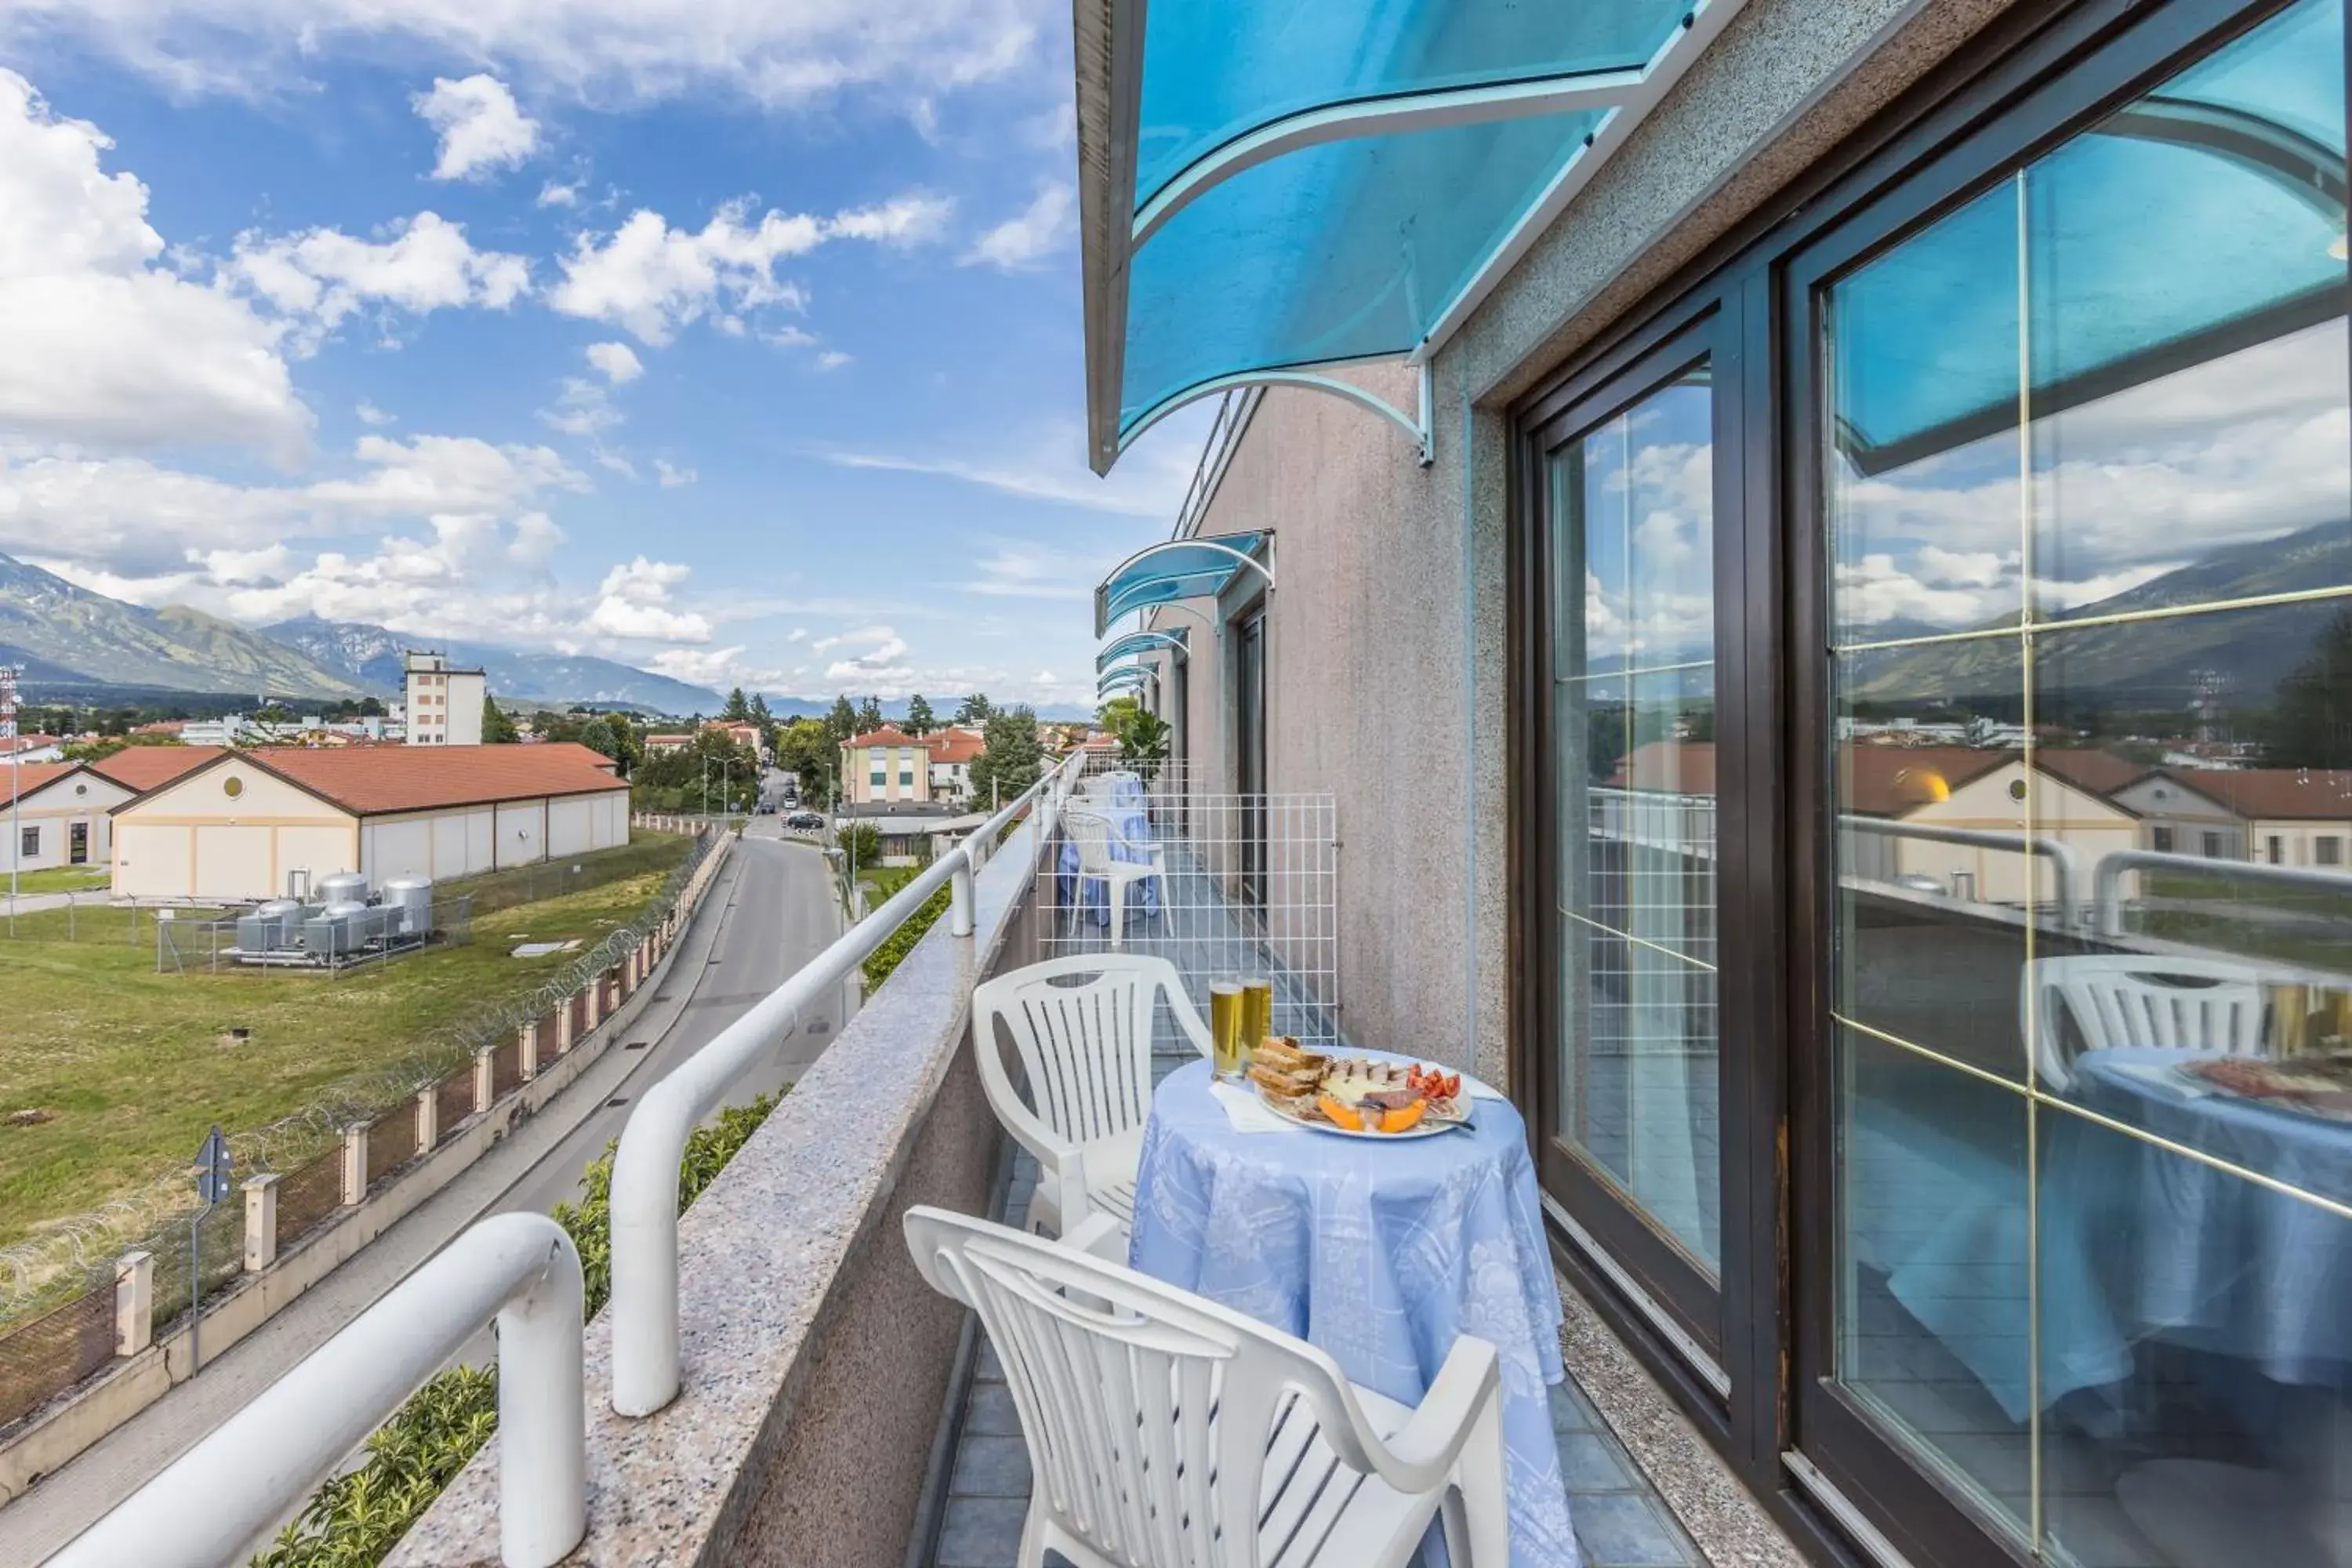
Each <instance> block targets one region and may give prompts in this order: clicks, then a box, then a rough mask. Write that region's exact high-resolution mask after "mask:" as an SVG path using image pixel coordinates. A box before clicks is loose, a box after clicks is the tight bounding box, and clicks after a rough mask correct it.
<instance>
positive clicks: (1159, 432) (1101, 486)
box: [817, 404, 1215, 522]
mask: <svg viewBox="0 0 2352 1568" xmlns="http://www.w3.org/2000/svg"><path fill="white" fill-rule="evenodd" d="M1214 417H1215V408H1214V405H1211V404H1202V405H1201V406H1200V407H1199V408H1197V409H1186V410H1183V411H1182V412H1181V413H1179V414H1177V415H1175V416H1171V418H1169V419H1168V420H1166V421H1164V422H1163V423H1162V424H1160V426H1157V427H1155V428H1154V429H1153V430H1152V431H1151V432H1150V434H1149V435H1148V436H1146V437H1144V438H1143V439H1142V440H1141V441H1139V442H1138V443H1137V444H1136V445H1135V446H1134V447H1130V448H1129V450H1128V451H1127V453H1126V455H1125V456H1123V457H1122V458H1120V459H1119V463H1118V467H1117V468H1113V469H1112V470H1111V473H1110V477H1109V478H1108V479H1097V478H1096V477H1095V475H1094V474H1093V473H1092V472H1091V471H1089V470H1088V468H1087V460H1086V445H1087V444H1086V430H1085V426H1082V425H1081V424H1079V423H1078V422H1077V421H1076V420H1075V419H1071V420H1058V421H1053V422H1049V423H1046V424H1043V425H1040V426H1034V427H1033V428H1031V429H1030V430H1028V431H1026V432H1023V433H1021V434H1017V435H1014V436H1013V437H1009V438H1005V439H1000V440H999V441H997V442H996V443H994V449H993V451H992V455H991V456H989V457H987V458H958V457H952V456H937V455H925V456H920V457H917V456H913V455H908V454H901V453H896V452H854V451H838V450H835V451H820V452H819V453H818V454H817V455H818V456H820V457H822V458H824V459H825V460H826V461H827V462H830V463H834V464H836V465H838V466H839V467H842V468H880V469H887V470H888V471H890V472H894V473H902V474H932V475H937V476H938V477H940V478H942V479H955V480H958V481H960V482H961V483H964V484H971V485H979V486H982V487H983V488H984V489H992V490H1002V491H1003V492H1004V493H1005V494H1007V495H1016V496H1024V497H1027V498H1029V499H1031V500H1050V501H1060V502H1064V503H1066V504H1067V505H1070V506H1077V507H1085V508H1087V509H1089V510H1095V511H1108V512H1116V513H1118V514H1119V515H1121V516H1126V517H1149V518H1153V519H1156V520H1158V521H1161V522H1169V521H1173V520H1174V519H1175V516H1176V510H1177V508H1179V507H1180V506H1181V505H1182V504H1183V501H1184V492H1185V489H1186V488H1187V487H1188V486H1190V485H1191V483H1192V470H1193V468H1195V466H1196V465H1197V464H1198V463H1199V461H1200V457H1201V443H1202V440H1203V439H1204V438H1205V437H1206V436H1207V434H1208V430H1209V426H1210V423H1211V421H1212V420H1213V418H1214Z"/></svg>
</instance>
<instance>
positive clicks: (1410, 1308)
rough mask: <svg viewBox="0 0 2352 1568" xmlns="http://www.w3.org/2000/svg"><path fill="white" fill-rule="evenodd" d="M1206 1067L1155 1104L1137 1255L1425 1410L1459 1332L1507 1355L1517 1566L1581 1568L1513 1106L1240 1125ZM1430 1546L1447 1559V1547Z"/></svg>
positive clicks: (1536, 1235)
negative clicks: (1407, 1131)
mask: <svg viewBox="0 0 2352 1568" xmlns="http://www.w3.org/2000/svg"><path fill="white" fill-rule="evenodd" d="M1209 1083H1210V1068H1209V1064H1208V1063H1206V1062H1192V1063H1189V1064H1187V1065H1186V1066H1184V1067H1182V1068H1178V1069H1177V1070H1176V1071H1175V1072H1173V1073H1171V1074H1170V1075H1169V1077H1168V1079H1166V1081H1164V1082H1163V1083H1161V1085H1160V1089H1159V1091H1158V1092H1157V1093H1156V1094H1154V1095H1153V1097H1152V1101H1151V1119H1150V1123H1149V1124H1148V1125H1147V1127H1146V1129H1145V1131H1144V1141H1143V1157H1142V1165H1141V1169H1140V1172H1139V1175H1138V1177H1137V1181H1136V1191H1135V1233H1134V1240H1133V1243H1132V1250H1131V1254H1130V1257H1131V1260H1132V1261H1133V1263H1134V1265H1135V1267H1136V1268H1139V1269H1141V1270H1142V1271H1143V1272H1145V1273H1147V1274H1150V1275H1151V1276H1153V1277H1154V1278H1156V1279H1165V1280H1167V1281H1169V1282H1170V1283H1171V1284H1174V1285H1179V1286H1181V1287H1182V1288H1184V1289H1187V1290H1191V1291H1192V1292H1194V1293H1195V1294H1198V1295H1202V1296H1205V1297H1207V1298H1208V1299H1209V1300H1212V1301H1215V1302H1218V1303H1220V1304H1222V1305H1223V1306H1227V1307H1231V1308H1233V1309H1234V1310H1237V1311H1242V1312H1246V1313H1248V1314H1249V1315H1250V1316H1251V1317H1253V1318H1255V1319H1256V1320H1258V1321H1260V1322H1262V1323H1266V1324H1269V1325H1271V1326H1272V1327H1274V1328H1277V1329H1280V1330H1282V1331H1285V1332H1286V1333H1290V1334H1295V1335H1297V1337H1298V1338H1300V1339H1303V1340H1306V1341H1307V1342H1308V1343H1310V1344H1314V1345H1317V1346H1318V1347H1320V1348H1321V1349H1322V1350H1323V1351H1324V1352H1327V1353H1328V1354H1329V1355H1330V1356H1331V1358H1332V1359H1333V1360H1335V1361H1337V1362H1338V1363H1339V1366H1340V1368H1341V1370H1342V1371H1344V1372H1345V1373H1347V1374H1348V1376H1349V1378H1351V1379H1353V1380H1354V1381H1355V1382H1357V1383H1360V1384H1363V1385H1364V1386H1365V1387H1367V1388H1370V1389H1373V1390H1375V1391H1377V1392H1379V1393H1381V1394H1386V1395H1388V1396H1389V1397H1390V1398H1391V1399H1395V1400H1400V1401H1402V1402H1403V1403H1405V1404H1407V1405H1414V1404H1418V1403H1419V1402H1420V1400H1421V1398H1422V1395H1423V1394H1426V1393H1427V1392H1428V1390H1429V1384H1430V1382H1431V1380H1432V1379H1433V1378H1434V1377H1435V1376H1436V1375H1437V1369H1438V1368H1439V1367H1440V1366H1441V1365H1443V1364H1444V1361H1445V1356H1446V1352H1448V1351H1450V1350H1452V1349H1453V1347H1454V1340H1455V1339H1456V1338H1457V1337H1458V1336H1460V1335H1462V1334H1475V1335H1477V1336H1478V1337H1479V1338H1481V1339H1485V1340H1488V1341H1491V1342H1493V1343H1494V1345H1495V1348H1496V1350H1497V1351H1498V1352H1500V1354H1501V1361H1502V1376H1503V1440H1504V1444H1505V1446H1506V1448H1507V1452H1508V1460H1507V1471H1508V1473H1507V1476H1506V1478H1505V1479H1506V1487H1507V1495H1508V1497H1509V1500H1510V1510H1511V1562H1512V1563H1513V1564H1514V1565H1515V1568H1575V1564H1576V1563H1577V1549H1576V1539H1575V1537H1574V1535H1573V1534H1571V1533H1570V1528H1569V1518H1568V1494H1567V1491H1566V1489H1565V1488H1564V1487H1563V1485H1562V1482H1561V1477H1560V1468H1559V1447H1558V1444H1557V1440H1556V1439H1555V1438H1554V1436H1553V1435H1552V1425H1551V1415H1550V1412H1549V1405H1548V1403H1547V1395H1546V1394H1545V1389H1546V1386H1547V1385H1549V1384H1556V1383H1558V1382H1559V1381H1560V1378H1561V1376H1562V1373H1561V1368H1560V1360H1559V1324H1560V1307H1559V1289H1558V1287H1557V1286H1556V1285H1555V1284H1554V1282H1553V1279H1552V1269H1551V1257H1550V1254H1549V1251H1548V1250H1547V1249H1546V1247H1545V1245H1544V1234H1543V1220H1542V1209H1541V1207H1540V1205H1539V1203H1538V1198H1537V1194H1536V1173H1535V1166H1534V1163H1533V1162H1531V1161H1530V1160H1529V1159H1528V1145H1527V1129H1526V1126H1525V1124H1524V1123H1523V1122H1522V1121H1520V1120H1519V1116H1518V1112H1517V1111H1516V1110H1513V1109H1512V1108H1511V1107H1510V1106H1509V1105H1507V1104H1506V1103H1504V1102H1503V1101H1501V1100H1485V1099H1481V1100H1474V1101H1472V1102H1471V1103H1472V1113H1471V1126H1470V1128H1469V1129H1468V1130H1467V1131H1462V1132H1454V1133H1448V1134H1446V1135H1445V1136H1444V1137H1442V1138H1428V1139H1422V1140H1419V1141H1416V1142H1410V1143H1381V1144H1369V1143H1363V1142H1354V1141H1351V1140H1348V1139H1342V1138H1332V1137H1325V1136H1323V1135H1321V1134H1318V1133H1314V1132H1298V1133H1289V1134H1284V1133H1241V1132H1236V1131H1234V1128H1233V1124H1232V1122H1231V1121H1228V1120H1227V1119H1226V1116H1225V1112H1224V1110H1223V1107H1221V1106H1219V1105H1218V1103H1217V1101H1216V1100H1215V1098H1214V1097H1213V1096H1212V1095H1211V1094H1210V1093H1209ZM1430 1557H1431V1560H1433V1561H1435V1562H1440V1563H1442V1562H1443V1561H1444V1549H1443V1546H1442V1544H1437V1543H1435V1542H1433V1545H1432V1547H1431V1549H1430Z"/></svg>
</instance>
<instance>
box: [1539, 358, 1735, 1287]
mask: <svg viewBox="0 0 2352 1568" xmlns="http://www.w3.org/2000/svg"><path fill="white" fill-rule="evenodd" d="M1712 457H1713V399H1712V395H1711V394H1710V393H1709V392H1708V390H1707V386H1706V379H1705V374H1704V372H1697V373H1694V374H1690V375H1688V376H1685V378H1683V379H1681V380H1678V381H1676V382H1675V383H1672V384H1668V385H1666V386H1664V387H1662V388H1660V389H1659V390H1658V391H1656V392H1654V393H1653V394H1651V395H1648V396H1647V397H1645V398H1643V400H1642V401H1641V402H1640V403H1638V404H1636V405H1634V406H1633V407H1632V408H1629V409H1628V410H1626V411H1625V412H1624V413H1622V414H1620V415H1618V416H1615V417H1613V418H1612V419H1610V420H1608V421H1607V422H1606V423H1604V424H1602V425H1601V426H1599V427H1597V428H1596V429H1594V430H1592V431H1591V432H1589V433H1588V434H1586V435H1585V436H1583V437H1580V438H1578V439H1577V440H1575V441H1572V442H1570V443H1569V444H1568V445H1567V446H1565V447H1561V448H1560V449H1559V452H1557V453H1556V454H1555V455H1554V457H1553V459H1552V485H1553V516H1554V519H1555V523H1554V537H1553V541H1552V549H1553V560H1554V561H1555V563H1557V565H1556V574H1557V575H1556V578H1555V581H1554V584H1553V593H1552V605H1553V612H1552V613H1553V626H1552V636H1553V646H1554V648H1555V650H1556V651H1555V660H1556V663H1555V668H1554V675H1555V681H1554V700H1555V704H1556V709H1555V723H1556V730H1555V732H1556V733H1557V735H1558V736H1559V745H1560V752H1561V755H1560V766H1559V801H1558V806H1557V809H1558V811H1559V852H1560V858H1561V866H1560V882H1559V899H1560V913H1561V916H1562V920H1561V927H1562V942H1561V947H1562V951H1561V954H1560V960H1561V966H1562V970H1563V980H1564V984H1563V987H1562V990H1563V996H1564V1001H1565V1009H1564V1016H1563V1019H1562V1033H1563V1037H1562V1039H1561V1041H1560V1046H1559V1051H1560V1101H1559V1105H1558V1107H1556V1109H1555V1115H1556V1119H1557V1121H1556V1125H1557V1129H1558V1131H1559V1134H1560V1135H1561V1136H1562V1137H1563V1138H1565V1139H1566V1140H1567V1141H1568V1142H1570V1144H1571V1145H1573V1146H1575V1147H1576V1148H1577V1149H1579V1150H1580V1151H1581V1152H1583V1153H1584V1155H1585V1156H1586V1157H1587V1159H1588V1160H1590V1161H1591V1163H1593V1164H1594V1165H1595V1166H1596V1167H1597V1168H1598V1169H1599V1170H1601V1171H1602V1172H1604V1173H1606V1174H1607V1175H1608V1176H1609V1177H1610V1178H1611V1179H1612V1181H1613V1182H1614V1184H1616V1185H1617V1186H1619V1187H1620V1188H1622V1190H1623V1191H1624V1192H1625V1193H1626V1194H1627V1195H1628V1196H1629V1197H1630V1198H1631V1199H1632V1201H1633V1204H1634V1205H1635V1206H1636V1208H1637V1209H1638V1210H1639V1211H1640V1212H1641V1213H1642V1214H1643V1217H1644V1218H1646V1219H1648V1220H1649V1221H1650V1222H1651V1223H1652V1224H1653V1225H1654V1226H1657V1227H1658V1228H1659V1229H1660V1230H1661V1231H1662V1232H1663V1233H1664V1235H1666V1236H1667V1237H1670V1238H1671V1239H1672V1240H1673V1241H1674V1242H1675V1244H1676V1245H1678V1246H1679V1247H1681V1248H1682V1249H1683V1250H1684V1251H1685V1253H1686V1254H1688V1255H1689V1256H1690V1257H1691V1258H1692V1259H1693V1260H1694V1261H1695V1262H1696V1264H1697V1265H1698V1266H1699V1268H1701V1269H1702V1270H1704V1271H1705V1272H1706V1273H1708V1274H1713V1273H1714V1271H1715V1269H1716V1268H1717V1262H1718V1259H1719V1257H1720V1208H1721V1201H1720V1193H1719V1171H1720V1158H1719V1152H1718V1143H1717V1068H1716V1058H1717V1045H1716V1041H1717V1031H1716V976H1715V967H1714V964H1715V940H1716V927H1715V906H1716V847H1715V820H1716V817H1715V663H1714V649H1715V621H1714V617H1715V598H1714V505H1713V489H1712V486H1713V477H1712Z"/></svg>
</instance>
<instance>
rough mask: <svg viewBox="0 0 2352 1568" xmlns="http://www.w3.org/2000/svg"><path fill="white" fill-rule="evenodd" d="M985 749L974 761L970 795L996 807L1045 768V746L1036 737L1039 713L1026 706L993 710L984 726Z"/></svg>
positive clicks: (1033, 781)
mask: <svg viewBox="0 0 2352 1568" xmlns="http://www.w3.org/2000/svg"><path fill="white" fill-rule="evenodd" d="M981 738H982V746H983V748H984V749H983V750H982V752H981V753H980V755H978V756H977V757H974V758H973V759H972V760H971V798H972V802H973V804H974V805H980V806H986V807H994V806H998V805H1003V804H1004V803H1005V802H1006V801H1008V800H1011V799H1012V798H1013V796H1015V795H1019V794H1020V793H1021V792H1022V791H1023V790H1025V789H1027V788H1028V787H1029V786H1030V785H1031V784H1035V783H1036V782H1037V779H1038V775H1039V774H1041V773H1044V772H1045V746H1044V745H1043V744H1042V743H1041V742H1039V740H1038V737H1037V715H1036V714H1035V713H1034V712H1033V711H1031V710H1029V709H1026V708H1004V709H999V710H996V711H994V712H992V713H991V714H989V716H988V722H987V723H986V724H985V725H983V726H982V729H981Z"/></svg>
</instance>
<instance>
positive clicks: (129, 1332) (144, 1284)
mask: <svg viewBox="0 0 2352 1568" xmlns="http://www.w3.org/2000/svg"><path fill="white" fill-rule="evenodd" d="M154 1342H155V1255H154V1254H153V1253H152V1252H126V1253H124V1254H123V1255H122V1256H121V1257H120V1258H116V1259H115V1260H114V1353H115V1354H116V1355H137V1354H138V1353H139V1352H141V1351H143V1350H145V1349H146V1348H147V1347H148V1346H149V1345H151V1344H153V1343H154Z"/></svg>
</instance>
